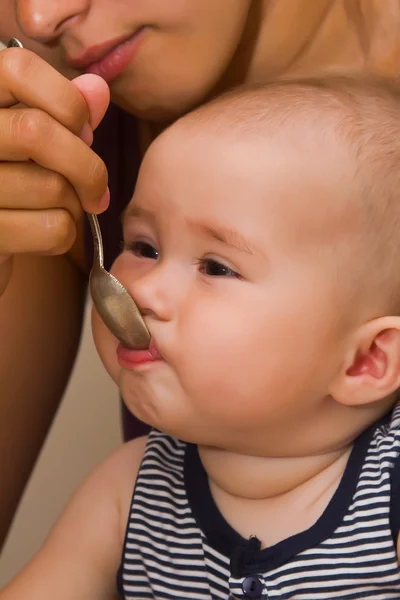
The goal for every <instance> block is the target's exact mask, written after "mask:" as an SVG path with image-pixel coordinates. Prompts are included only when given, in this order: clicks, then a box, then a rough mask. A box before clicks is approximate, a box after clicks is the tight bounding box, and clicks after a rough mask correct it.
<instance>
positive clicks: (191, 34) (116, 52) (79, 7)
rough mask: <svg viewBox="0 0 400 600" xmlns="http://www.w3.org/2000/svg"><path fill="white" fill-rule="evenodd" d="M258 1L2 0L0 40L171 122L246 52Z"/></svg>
mask: <svg viewBox="0 0 400 600" xmlns="http://www.w3.org/2000/svg"><path fill="white" fill-rule="evenodd" d="M262 2H263V0H260V1H258V0H257V1H255V0H222V1H220V0H62V1H61V2H55V0H3V2H2V3H1V4H2V6H1V8H2V16H1V22H0V39H2V40H3V41H5V42H6V41H7V39H8V38H9V37H10V36H16V37H18V38H19V39H21V41H22V43H23V44H24V45H25V46H26V47H29V48H31V49H32V50H34V51H35V52H37V53H38V54H40V55H41V56H43V57H44V58H45V59H46V60H48V61H49V62H51V63H52V64H53V65H54V66H56V67H57V68H58V69H59V70H61V71H62V72H64V73H66V74H67V75H72V74H73V73H75V72H85V71H89V72H95V73H98V74H100V75H102V76H103V77H104V78H105V79H106V81H108V83H109V85H110V87H111V94H112V98H113V100H114V101H116V102H118V103H119V104H120V105H121V106H123V107H124V108H126V109H127V110H129V111H131V112H132V113H135V114H137V115H139V116H142V117H145V118H150V119H154V120H168V119H173V118H174V117H176V116H177V115H179V114H181V113H183V112H185V111H187V110H189V109H191V108H192V107H194V106H195V105H197V104H199V103H201V102H202V101H203V100H204V99H205V98H206V97H207V96H208V95H209V94H210V93H212V91H213V89H214V88H215V87H216V86H217V84H218V82H219V81H220V80H221V79H222V78H223V77H224V75H225V74H226V73H227V72H228V70H229V67H230V65H231V63H232V60H236V57H237V55H238V54H239V55H240V54H241V53H242V47H243V48H245V50H243V51H244V52H246V51H247V44H246V43H243V44H242V42H243V41H246V36H247V33H248V30H249V29H251V28H252V23H254V19H255V16H256V13H257V15H259V10H260V6H261V4H262Z"/></svg>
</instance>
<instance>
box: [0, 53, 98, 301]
mask: <svg viewBox="0 0 400 600" xmlns="http://www.w3.org/2000/svg"><path fill="white" fill-rule="evenodd" d="M108 102H109V91H108V87H107V85H106V83H105V82H104V81H103V80H102V79H100V78H99V77H96V76H94V75H83V76H81V77H78V78H77V79H76V80H74V82H70V81H68V80H67V79H66V78H65V77H63V76H62V75H60V74H59V73H58V72H57V71H56V70H55V69H53V68H52V67H51V66H49V65H48V64H47V63H46V62H45V61H43V60H42V59H41V58H39V57H38V56H36V55H35V54H34V53H32V52H30V51H29V50H25V49H21V48H10V49H5V50H2V51H0V295H1V294H2V292H3V291H4V290H5V288H6V286H7V283H8V281H9V279H10V276H11V270H12V269H11V262H12V256H13V255H14V254H19V253H35V254H48V255H55V254H62V253H65V252H66V251H68V250H69V249H70V248H71V246H72V245H73V243H74V241H75V237H76V234H77V223H78V221H79V220H80V218H81V215H82V210H85V211H88V212H93V213H99V212H102V211H103V210H104V209H105V208H106V207H107V204H108V197H109V195H108V189H107V171H106V167H105V165H104V163H103V161H102V160H101V159H100V158H99V157H98V156H97V155H96V154H95V153H94V152H93V151H92V150H91V149H90V144H91V141H92V131H93V129H94V128H95V127H97V125H98V123H99V122H100V121H101V119H102V117H103V115H104V112H105V110H106V108H107V106H108Z"/></svg>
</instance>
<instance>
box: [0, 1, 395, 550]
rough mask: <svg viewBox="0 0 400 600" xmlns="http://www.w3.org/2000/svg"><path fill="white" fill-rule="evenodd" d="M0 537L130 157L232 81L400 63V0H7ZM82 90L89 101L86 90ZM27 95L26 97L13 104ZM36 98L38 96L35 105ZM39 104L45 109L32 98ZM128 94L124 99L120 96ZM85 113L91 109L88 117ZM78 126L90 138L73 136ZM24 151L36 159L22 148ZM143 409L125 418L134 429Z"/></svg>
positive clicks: (116, 208) (1, 58)
mask: <svg viewBox="0 0 400 600" xmlns="http://www.w3.org/2000/svg"><path fill="white" fill-rule="evenodd" d="M0 5H1V23H0V39H1V40H3V41H4V42H7V40H8V38H9V37H11V36H16V37H18V38H19V39H21V41H22V43H23V44H24V46H25V47H26V48H30V49H31V50H33V51H34V52H35V53H36V54H37V55H40V56H42V57H43V58H44V59H45V60H46V61H48V63H50V64H52V65H53V66H54V67H56V69H57V70H59V71H60V72H61V73H63V74H64V75H66V76H67V77H68V78H72V77H74V76H75V75H78V74H81V73H85V72H91V73H97V74H100V75H101V76H102V77H104V78H105V79H106V81H107V82H108V83H109V86H110V90H111V97H112V100H113V102H114V103H115V104H114V105H113V106H111V107H110V109H109V110H108V112H107V115H106V117H105V119H104V120H103V121H102V123H101V125H100V126H99V128H98V129H97V130H96V133H95V141H94V144H93V146H92V149H93V151H91V150H90V149H89V147H88V146H87V145H86V144H88V143H90V141H91V136H92V129H93V128H94V127H95V126H96V125H97V124H98V122H99V121H100V119H101V116H102V114H103V112H104V108H105V106H106V103H107V90H106V89H105V87H104V86H103V85H101V82H99V80H94V79H93V78H87V77H86V78H85V77H83V78H79V79H78V80H77V81H76V82H74V83H70V82H69V81H67V80H66V79H65V78H64V77H61V76H60V75H59V74H58V73H57V72H56V71H55V70H54V69H52V68H50V67H49V66H48V64H46V63H45V62H44V61H42V60H41V59H39V58H37V57H35V56H33V55H32V54H30V53H29V52H28V51H25V50H19V49H15V50H5V51H2V52H1V53H0V294H2V295H1V297H0V339H1V344H0V381H1V388H0V389H1V394H0V415H1V418H0V448H1V453H2V469H1V482H0V488H1V490H2V494H1V497H0V521H1V522H0V538H2V537H3V538H4V536H5V533H6V531H7V528H8V526H9V524H10V521H11V519H12V515H13V513H14V510H15V508H16V506H17V503H18V500H19V498H20V496H21V493H22V490H23V487H24V484H25V482H26V480H27V478H28V476H29V474H30V471H31V469H32V466H33V464H34V461H35V459H36V457H37V454H38V452H39V450H40V447H41V444H42V442H43V439H44V437H45V435H46V433H47V430H48V427H49V425H50V423H51V420H52V418H53V416H54V413H55V411H56V409H57V406H58V404H59V402H60V399H61V397H62V394H63V391H64V387H65V384H66V381H67V379H68V376H69V373H70V370H71V366H72V363H73V361H74V357H75V353H76V350H77V345H78V341H79V336H80V330H81V323H82V312H83V306H84V300H85V292H86V285H85V284H86V279H87V274H88V269H89V266H90V261H91V254H90V236H89V234H88V231H87V227H86V224H85V221H84V219H83V214H82V212H83V211H82V209H85V210H87V211H92V212H102V211H103V210H104V208H105V207H106V206H107V203H108V195H107V192H106V171H105V168H104V165H103V163H102V162H101V161H100V159H99V158H98V157H97V155H96V154H95V152H97V153H99V154H100V155H101V157H102V159H103V160H104V161H105V164H106V166H107V169H108V174H109V187H110V191H111V204H110V208H109V209H108V210H107V212H105V213H104V214H103V215H102V216H101V225H102V230H103V236H104V238H105V256H106V258H107V259H108V263H111V262H112V260H113V259H114V257H115V255H116V254H117V252H118V247H119V238H120V231H119V216H120V214H121V211H122V210H123V208H124V206H125V204H126V203H127V201H128V200H129V198H130V196H131V193H132V189H133V186H134V183H135V177H136V173H137V168H138V164H139V161H140V157H141V156H142V155H143V152H144V151H145V148H146V147H147V145H148V144H149V142H150V141H151V139H152V138H154V136H155V135H157V132H158V131H160V129H162V128H163V127H164V126H165V125H166V124H167V123H168V122H170V121H172V120H173V119H175V118H176V117H177V116H179V115H181V114H182V113H184V112H186V111H188V110H190V109H192V108H193V107H194V106H196V105H198V104H199V103H202V102H204V101H205V100H207V99H208V98H209V97H211V96H213V95H215V94H218V93H221V92H223V91H224V90H226V89H227V88H229V87H232V86H235V85H239V84H242V83H251V82H262V81H267V80H270V79H277V78H281V77H291V76H296V77H299V76H313V75H320V74H322V73H344V74H356V75H357V74H362V73H372V74H378V75H380V76H388V77H396V76H397V73H398V72H399V65H400V2H399V1H398V0H313V2H310V1H309V0H221V1H218V0H190V1H185V0H168V2H165V0H66V1H65V2H54V0H2V2H1V3H0ZM83 97H84V98H85V100H86V102H84V101H83ZM17 102H22V103H23V106H22V107H20V106H19V107H16V103H17ZM32 109H35V110H32ZM37 109H39V110H37ZM122 109H123V110H122ZM88 122H89V123H90V125H88ZM82 140H84V142H86V144H85V143H84V142H83V141H82ZM28 159H31V160H28ZM139 432H140V424H138V423H136V424H134V426H133V429H132V425H131V431H130V434H131V435H137V434H138V433H139Z"/></svg>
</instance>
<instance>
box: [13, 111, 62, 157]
mask: <svg viewBox="0 0 400 600" xmlns="http://www.w3.org/2000/svg"><path fill="white" fill-rule="evenodd" d="M52 125H53V122H52V119H51V117H50V116H49V115H48V114H47V113H45V112H44V111H42V110H40V109H38V108H29V109H20V110H16V111H15V112H14V114H13V117H12V123H11V128H12V130H13V133H14V135H15V136H16V137H17V139H19V140H20V143H22V144H23V145H24V146H27V147H29V148H31V147H38V146H41V145H43V144H44V143H47V142H48V138H49V137H50V132H51V129H52Z"/></svg>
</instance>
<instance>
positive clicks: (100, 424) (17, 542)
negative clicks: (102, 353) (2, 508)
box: [0, 303, 122, 588]
mask: <svg viewBox="0 0 400 600" xmlns="http://www.w3.org/2000/svg"><path fill="white" fill-rule="evenodd" d="M90 308H91V304H90V303H88V305H87V309H86V315H85V326H84V332H83V336H82V341H81V347H80V351H79V354H78V358H77V360H76V363H75V368H74V371H73V373H72V376H71V379H70V382H69V386H68V389H67V392H66V395H65V397H64V400H63V402H62V404H61V408H60V410H59V412H58V414H57V417H56V419H55V422H54V424H53V427H52V430H51V432H50V435H49V436H48V438H47V441H46V444H45V447H44V448H43V451H42V454H41V456H40V458H39V461H38V463H37V465H36V468H35V470H34V473H33V476H32V478H31V480H30V482H29V484H28V487H27V489H26V491H25V494H24V497H23V500H22V503H21V505H20V507H19V511H18V513H17V517H16V519H15V521H14V524H13V527H12V529H11V532H10V535H9V537H8V540H7V542H6V546H5V549H4V550H3V553H2V555H1V558H0V588H1V587H2V586H3V585H4V584H5V583H6V582H7V581H9V580H10V578H11V577H12V576H13V575H14V574H15V573H16V572H17V571H18V570H19V569H21V567H23V566H24V565H25V564H26V562H27V561H28V560H30V558H31V557H32V555H33V554H34V553H35V551H36V550H37V549H38V548H39V547H40V545H41V544H42V542H43V540H44V538H45V537H46V535H47V533H48V531H49V529H50V527H51V526H52V524H53V523H54V521H55V520H56V519H57V516H58V515H59V514H60V512H61V510H62V509H63V507H64V505H65V503H66V502H67V500H68V498H69V497H70V496H71V494H72V492H73V491H74V490H75V489H76V487H77V486H78V484H79V482H80V481H82V479H83V478H84V477H85V476H86V475H87V474H88V473H89V471H91V470H92V468H93V467H94V465H96V464H98V463H99V462H100V461H101V460H102V459H103V458H105V456H107V455H108V454H109V453H110V452H112V450H114V449H115V448H116V447H117V446H118V445H120V444H121V441H122V437H121V428H120V409H119V399H118V398H119V397H118V392H117V388H116V386H115V385H114V383H113V382H112V380H111V379H110V378H109V376H108V375H107V373H106V371H105V369H104V368H103V366H102V364H101V362H100V359H99V358H98V356H97V353H96V350H95V347H94V343H93V341H92V334H91V328H90Z"/></svg>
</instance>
